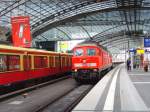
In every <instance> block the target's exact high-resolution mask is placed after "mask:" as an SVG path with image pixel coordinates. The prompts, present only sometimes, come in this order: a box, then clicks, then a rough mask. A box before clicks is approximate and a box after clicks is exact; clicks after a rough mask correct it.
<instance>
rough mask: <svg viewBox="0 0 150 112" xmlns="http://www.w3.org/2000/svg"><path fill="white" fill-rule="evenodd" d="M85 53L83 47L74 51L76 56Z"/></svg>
mask: <svg viewBox="0 0 150 112" xmlns="http://www.w3.org/2000/svg"><path fill="white" fill-rule="evenodd" d="M83 53H84V51H83V49H75V51H74V55H75V56H83Z"/></svg>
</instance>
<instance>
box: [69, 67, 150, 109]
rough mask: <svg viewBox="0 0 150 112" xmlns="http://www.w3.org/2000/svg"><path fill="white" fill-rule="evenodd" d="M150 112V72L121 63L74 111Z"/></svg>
mask: <svg viewBox="0 0 150 112" xmlns="http://www.w3.org/2000/svg"><path fill="white" fill-rule="evenodd" d="M83 111H86V112H101V111H103V112H105V111H107V112H111V111H113V112H114V111H115V112H121V111H130V112H136V111H138V112H142V111H143V112H145V111H147V112H150V72H144V71H143V70H142V69H141V70H132V71H127V70H126V68H125V65H124V64H122V65H119V66H118V67H116V68H114V69H113V70H112V71H110V72H109V73H108V74H107V75H106V76H105V77H103V79H102V80H100V81H99V82H98V83H97V84H96V86H95V87H94V88H93V89H92V90H91V91H90V92H89V93H88V94H87V96H85V97H84V98H83V100H82V101H81V102H80V103H79V104H78V105H77V106H76V107H75V108H74V109H73V111H72V112H83Z"/></svg>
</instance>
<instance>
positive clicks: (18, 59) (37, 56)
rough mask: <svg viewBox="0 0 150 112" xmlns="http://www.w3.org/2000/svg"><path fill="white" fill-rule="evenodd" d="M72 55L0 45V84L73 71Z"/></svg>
mask: <svg viewBox="0 0 150 112" xmlns="http://www.w3.org/2000/svg"><path fill="white" fill-rule="evenodd" d="M71 58H72V55H70V54H66V53H56V52H50V51H44V50H36V49H28V48H18V47H11V46H4V45H0V86H4V85H10V84H13V83H17V82H22V81H27V80H32V79H37V78H41V77H47V76H54V75H56V74H62V73H65V72H69V71H71Z"/></svg>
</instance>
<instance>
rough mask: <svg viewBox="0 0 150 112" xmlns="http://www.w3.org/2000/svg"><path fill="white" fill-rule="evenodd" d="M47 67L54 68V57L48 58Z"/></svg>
mask: <svg viewBox="0 0 150 112" xmlns="http://www.w3.org/2000/svg"><path fill="white" fill-rule="evenodd" d="M49 67H50V68H51V67H54V57H53V56H50V57H49Z"/></svg>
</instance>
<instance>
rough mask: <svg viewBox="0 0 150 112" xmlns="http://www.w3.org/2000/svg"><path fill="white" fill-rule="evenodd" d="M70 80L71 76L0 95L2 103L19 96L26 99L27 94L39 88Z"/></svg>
mask: <svg viewBox="0 0 150 112" xmlns="http://www.w3.org/2000/svg"><path fill="white" fill-rule="evenodd" d="M68 78H69V76H63V77H61V78H58V79H54V80H50V81H48V82H44V83H40V84H37V85H34V86H31V87H27V88H24V89H20V90H17V91H14V92H11V93H7V94H4V95H0V102H2V101H4V100H6V99H9V98H12V97H15V96H18V95H24V97H26V92H30V91H32V90H35V89H38V88H42V87H44V86H48V85H49V84H53V83H56V82H59V81H61V80H65V79H68Z"/></svg>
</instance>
